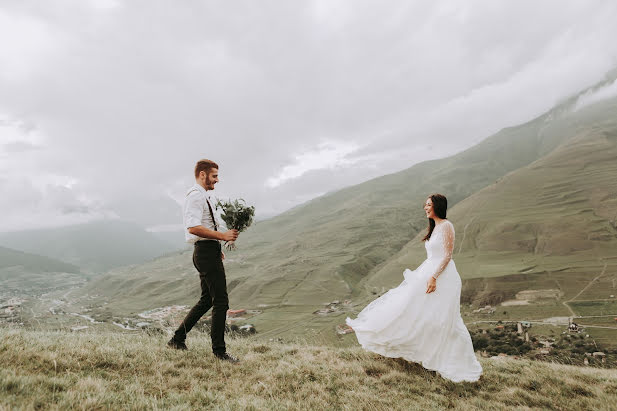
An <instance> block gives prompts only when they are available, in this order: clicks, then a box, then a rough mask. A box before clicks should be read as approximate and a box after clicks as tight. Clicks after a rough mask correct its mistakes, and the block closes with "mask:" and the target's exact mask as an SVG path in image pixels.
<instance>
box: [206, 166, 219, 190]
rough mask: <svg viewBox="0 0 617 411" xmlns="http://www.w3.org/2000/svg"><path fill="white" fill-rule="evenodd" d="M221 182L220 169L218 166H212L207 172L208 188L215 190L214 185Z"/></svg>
mask: <svg viewBox="0 0 617 411" xmlns="http://www.w3.org/2000/svg"><path fill="white" fill-rule="evenodd" d="M218 182H219V170H218V168H211V169H210V171H209V172H208V173H206V190H214V185H215V184H216V183H218Z"/></svg>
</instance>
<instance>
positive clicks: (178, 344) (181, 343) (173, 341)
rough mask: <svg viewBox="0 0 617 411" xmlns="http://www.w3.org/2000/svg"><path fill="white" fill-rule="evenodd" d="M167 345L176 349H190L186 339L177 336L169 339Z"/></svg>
mask: <svg viewBox="0 0 617 411" xmlns="http://www.w3.org/2000/svg"><path fill="white" fill-rule="evenodd" d="M167 346H168V347H169V348H174V349H176V350H188V347H187V346H186V344H185V343H184V341H178V340H176V339H175V338H172V339H171V340H169V341H167Z"/></svg>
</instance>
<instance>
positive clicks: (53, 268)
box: [0, 247, 79, 273]
mask: <svg viewBox="0 0 617 411" xmlns="http://www.w3.org/2000/svg"><path fill="white" fill-rule="evenodd" d="M10 267H21V268H22V269H23V270H24V271H28V272H37V273H41V272H43V273H50V272H67V273H78V272H79V267H76V266H74V265H72V264H67V263H64V262H62V261H58V260H54V259H53V258H49V257H43V256H40V255H36V254H30V253H24V252H23V251H17V250H12V249H10V248H6V247H0V270H1V269H5V268H10Z"/></svg>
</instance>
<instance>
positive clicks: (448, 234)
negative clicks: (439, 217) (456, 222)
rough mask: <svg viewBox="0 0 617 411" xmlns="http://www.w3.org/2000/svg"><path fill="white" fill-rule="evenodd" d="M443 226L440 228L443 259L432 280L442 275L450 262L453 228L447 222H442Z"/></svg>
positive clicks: (452, 246) (452, 247) (452, 248)
mask: <svg viewBox="0 0 617 411" xmlns="http://www.w3.org/2000/svg"><path fill="white" fill-rule="evenodd" d="M443 225H444V226H443V227H441V241H443V243H442V245H443V249H444V257H443V260H441V263H440V264H439V266H438V267H437V271H435V274H433V278H435V279H437V277H439V276H440V275H441V273H443V270H445V269H446V267H447V266H448V263H450V260H452V251H453V250H454V227H453V226H452V223H450V222H449V221H448V222H444V223H443Z"/></svg>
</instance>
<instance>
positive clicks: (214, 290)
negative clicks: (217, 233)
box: [174, 241, 229, 354]
mask: <svg viewBox="0 0 617 411" xmlns="http://www.w3.org/2000/svg"><path fill="white" fill-rule="evenodd" d="M193 265H194V266H195V268H196V269H197V271H199V279H200V281H201V297H200V298H199V301H198V302H197V304H195V306H194V307H193V308H191V311H189V313H188V314H187V315H186V317H185V318H184V321H182V324H180V327H178V329H177V330H176V332H175V334H174V339H175V340H176V341H184V340H185V339H186V334H187V333H188V332H189V331H191V328H193V326H194V325H195V323H196V322H197V321H199V319H200V318H201V317H202V316H203V315H204V314H205V313H206V312H207V311H208V310H209V309H210V307H212V328H211V330H210V335H211V337H212V351H213V352H214V353H216V354H224V353H225V321H226V319H227V310H228V309H229V298H228V297H227V281H226V279H225V267H224V266H223V260H222V259H221V244H220V243H219V242H218V241H198V242H196V243H195V251H194V252H193Z"/></svg>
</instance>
